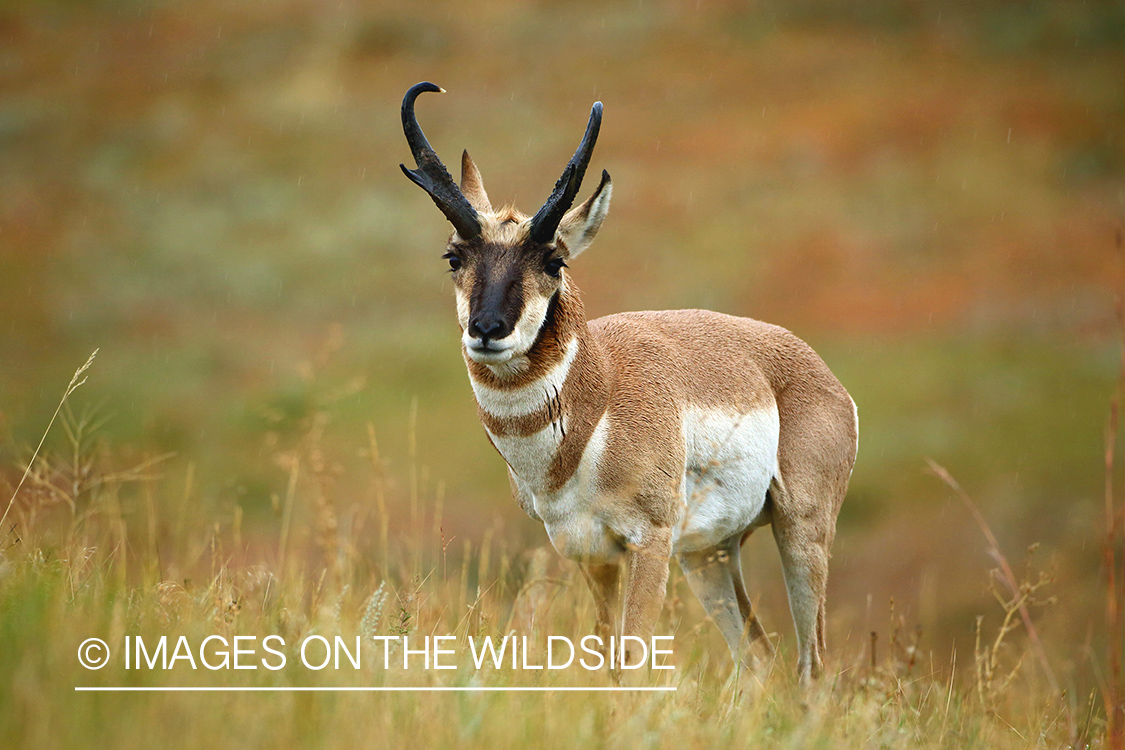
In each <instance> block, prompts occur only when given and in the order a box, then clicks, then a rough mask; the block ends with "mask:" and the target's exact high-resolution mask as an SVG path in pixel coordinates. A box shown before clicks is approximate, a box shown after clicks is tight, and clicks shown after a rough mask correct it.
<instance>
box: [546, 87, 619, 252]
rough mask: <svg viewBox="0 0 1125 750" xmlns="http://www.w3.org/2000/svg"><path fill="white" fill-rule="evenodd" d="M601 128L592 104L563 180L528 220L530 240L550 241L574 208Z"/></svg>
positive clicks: (597, 109)
mask: <svg viewBox="0 0 1125 750" xmlns="http://www.w3.org/2000/svg"><path fill="white" fill-rule="evenodd" d="M601 127H602V103H601V102H594V106H593V108H592V109H591V110H590V121H589V122H588V123H587V124H586V134H585V135H583V136H582V142H581V143H580V144H578V150H577V151H575V152H574V156H572V157H570V161H569V162H568V163H567V165H566V169H564V170H563V173H562V177H560V178H559V181H558V182H556V183H555V189H554V191H553V192H552V193H551V197H550V198H548V199H547V202H546V203H544V204H543V207H542V208H540V209H539V211H538V212H537V213H536V214H535V216H534V217H533V218H532V219H531V239H533V240H535V241H536V242H542V243H544V244H546V243H549V242H553V241H554V239H555V230H557V229H558V228H559V222H561V221H562V218H563V215H564V214H566V212H567V211H569V210H570V207H571V206H572V205H574V199H575V198H576V197H577V196H578V190H579V188H581V187H582V178H583V177H584V176H585V174H586V167H587V166H588V165H589V164H590V157H591V156H592V155H593V153H594V144H595V143H597V141H598V131H599V130H600V129H601Z"/></svg>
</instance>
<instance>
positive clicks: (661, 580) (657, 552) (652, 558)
mask: <svg viewBox="0 0 1125 750" xmlns="http://www.w3.org/2000/svg"><path fill="white" fill-rule="evenodd" d="M671 556H672V530H671V529H668V528H662V529H653V531H652V533H650V534H649V538H648V539H646V540H645V541H644V543H643V544H641V545H638V546H636V547H634V548H631V549H630V550H629V556H628V564H629V578H628V581H627V582H626V584H625V616H624V626H623V627H622V634H623V635H630V636H635V637H637V638H640V639H641V640H643V641H644V642H645V643H651V639H652V634H653V631H655V630H656V620H657V618H658V617H660V609H661V607H663V606H664V595H665V589H666V587H667V585H668V563H669V560H670V558H671ZM636 649H637V646H636V644H635V643H629V644H627V645H626V646H625V660H626V661H625V663H626V664H630V665H632V664H636V662H637V655H636V653H635V652H636Z"/></svg>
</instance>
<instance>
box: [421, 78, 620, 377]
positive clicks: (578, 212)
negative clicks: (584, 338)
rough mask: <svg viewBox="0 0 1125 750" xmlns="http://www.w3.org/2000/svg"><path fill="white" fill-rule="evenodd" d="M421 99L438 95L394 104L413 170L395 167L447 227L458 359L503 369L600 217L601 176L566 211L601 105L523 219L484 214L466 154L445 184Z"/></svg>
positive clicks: (542, 315)
mask: <svg viewBox="0 0 1125 750" xmlns="http://www.w3.org/2000/svg"><path fill="white" fill-rule="evenodd" d="M427 91H433V92H439V93H440V92H443V91H444V89H441V88H439V87H438V86H435V85H434V84H432V83H419V84H416V85H414V86H412V87H410V90H409V91H407V92H406V96H405V97H403V100H402V129H403V132H404V133H405V134H406V141H407V143H409V145H410V150H411V152H412V153H413V155H414V160H415V162H417V165H418V168H417V169H413V170H411V169H407V168H406V166H405V165H400V166H401V167H402V171H403V173H405V174H406V176H407V177H409V178H410V179H411V181H413V182H414V183H415V184H416V185H418V186H419V187H421V188H422V189H423V190H425V191H426V192H427V193H429V195H430V197H431V198H432V199H433V201H434V203H436V204H437V207H438V208H439V209H440V210H441V212H442V213H443V214H445V217H446V218H447V219H449V222H450V223H451V224H452V225H453V230H454V231H453V234H452V235H451V236H450V238H449V242H448V244H447V246H446V253H445V255H444V256H443V257H444V258H445V259H446V260H448V261H449V267H450V269H451V270H452V273H453V285H454V289H455V290H456V294H457V318H458V322H459V323H460V325H461V331H462V335H461V342H462V344H463V345H464V349H465V353H466V356H468V357H469V358H470V359H472V360H473V361H475V362H479V363H481V364H485V365H491V366H502V365H503V366H506V367H511V366H512V365H516V364H517V363H519V362H520V361H521V360H522V358H524V357H525V355H526V354H527V353H528V351H529V350H530V349H531V347H532V346H533V345H534V344H535V341H536V338H537V337H538V335H539V331H540V329H541V328H542V326H543V324H544V322H545V321H546V320H547V318H548V315H549V314H550V311H551V307H552V304H553V303H554V301H555V300H556V298H557V296H558V295H559V294H560V291H561V290H562V289H563V288H564V286H565V283H566V282H565V278H566V277H565V272H564V270H563V269H565V268H566V267H567V265H566V264H567V261H569V260H570V259H572V258H574V257H576V256H577V255H578V254H579V253H581V252H582V251H583V250H585V249H586V248H587V247H588V246H589V244H590V242H591V241H592V240H593V239H594V235H595V234H597V231H598V228H599V227H600V226H601V224H602V220H603V219H604V218H605V215H606V212H607V211H608V210H609V199H610V196H611V194H612V192H613V185H612V183H611V182H610V179H609V173H608V172H605V171H604V170H603V171H602V179H601V182H600V183H599V184H598V187H597V190H595V191H594V194H593V195H592V196H590V198H589V199H587V200H586V202H584V203H582V204H581V205H579V206H577V207H574V208H572V206H573V204H574V200H575V198H576V197H577V195H578V190H579V188H580V187H581V185H582V177H583V176H584V175H585V174H586V167H587V165H588V164H589V163H590V156H591V155H592V154H593V151H594V143H595V142H596V141H597V139H598V129H599V128H600V127H601V121H602V104H601V102H596V103H595V104H594V106H593V109H591V111H590V121H589V123H588V124H587V125H586V133H585V135H584V136H583V137H582V142H581V143H580V144H579V146H578V150H577V151H575V152H574V156H573V157H571V159H570V161H569V162H568V163H567V165H566V169H564V170H563V173H562V177H560V178H559V179H558V182H556V183H555V189H554V191H553V192H552V193H551V195H550V197H549V198H547V202H546V203H544V204H543V207H542V208H540V209H539V211H537V212H536V214H535V215H534V216H532V217H530V218H529V217H528V216H526V215H524V214H522V213H520V212H519V211H517V210H515V209H514V208H511V207H505V208H501V209H499V210H497V209H494V208H493V207H492V204H491V203H490V202H489V200H488V194H487V193H485V190H484V184H483V182H482V181H481V176H480V172H478V171H477V168H476V165H475V164H473V160H472V159H470V158H469V153H468V151H465V152H464V153H462V155H461V184H460V186H458V185H457V184H456V183H454V182H453V178H452V177H451V176H450V174H449V172H448V171H447V170H446V168H445V165H444V164H442V162H441V159H439V158H438V156H437V154H436V153H435V152H434V150H433V148H432V147H431V146H430V144H429V142H428V141H427V140H426V136H425V135H424V134H423V133H422V128H421V127H420V126H419V125H418V119H417V117H415V115H414V101H415V100H416V99H417V98H418V96H419V95H420V94H422V93H423V92H427Z"/></svg>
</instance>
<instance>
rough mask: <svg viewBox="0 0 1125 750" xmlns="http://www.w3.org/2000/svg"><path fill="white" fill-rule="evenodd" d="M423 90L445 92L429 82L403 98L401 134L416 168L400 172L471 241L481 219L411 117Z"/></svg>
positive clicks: (460, 233) (458, 232)
mask: <svg viewBox="0 0 1125 750" xmlns="http://www.w3.org/2000/svg"><path fill="white" fill-rule="evenodd" d="M426 91H433V92H437V93H444V91H445V89H443V88H441V87H440V86H436V85H434V84H432V83H430V82H428V81H424V82H422V83H416V84H414V85H413V86H411V87H410V89H409V90H407V92H406V96H404V97H402V132H403V133H405V134H406V142H407V143H408V144H410V152H411V153H412V154H414V161H415V162H417V164H418V168H417V169H413V170H412V169H407V168H406V165H405V164H399V166H400V167H402V173H403V174H405V175H406V176H407V177H409V178H410V180H411V181H412V182H413V183H414V184H415V185H417V186H418V187H420V188H422V189H423V190H425V191H426V192H427V193H429V194H430V197H431V198H433V199H434V203H436V204H437V207H438V208H439V209H441V212H442V213H443V214H445V218H447V219H449V223H451V224H452V225H453V228H454V229H456V230H457V234H459V235H461V238H462V239H470V238H472V237H476V236H477V235H479V234H480V219H479V218H477V212H476V210H475V209H474V208H473V207H472V206H471V205H470V204H469V201H468V199H466V198H465V196H464V195H462V194H461V190H460V188H458V187H457V183H455V182H454V181H453V177H452V176H450V174H449V171H448V170H447V169H446V168H445V165H444V164H442V163H441V159H439V158H438V155H437V153H435V152H434V149H433V147H432V146H430V142H429V141H427V140H426V135H425V134H424V133H423V132H422V127H421V126H420V125H419V124H418V118H417V117H416V116H415V115H414V100H415V99H417V98H418V95H419V94H422V93H423V92H426Z"/></svg>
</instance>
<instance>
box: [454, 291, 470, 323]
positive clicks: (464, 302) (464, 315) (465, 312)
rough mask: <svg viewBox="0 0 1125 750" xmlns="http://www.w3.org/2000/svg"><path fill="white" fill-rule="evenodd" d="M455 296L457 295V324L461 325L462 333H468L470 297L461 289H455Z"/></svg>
mask: <svg viewBox="0 0 1125 750" xmlns="http://www.w3.org/2000/svg"><path fill="white" fill-rule="evenodd" d="M454 294H456V295H457V322H458V323H459V324H460V325H461V330H462V331H467V330H469V295H467V294H465V293H464V292H463V291H461V290H460V289H455V290H454Z"/></svg>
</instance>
